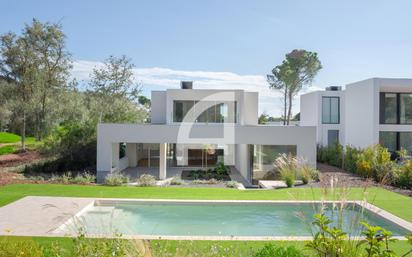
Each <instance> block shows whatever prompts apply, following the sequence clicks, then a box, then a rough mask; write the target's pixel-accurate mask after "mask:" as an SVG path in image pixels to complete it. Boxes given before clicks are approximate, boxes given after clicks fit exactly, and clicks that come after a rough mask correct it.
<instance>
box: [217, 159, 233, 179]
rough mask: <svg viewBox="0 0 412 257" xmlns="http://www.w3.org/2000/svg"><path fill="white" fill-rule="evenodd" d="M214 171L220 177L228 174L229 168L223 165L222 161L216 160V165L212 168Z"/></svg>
mask: <svg viewBox="0 0 412 257" xmlns="http://www.w3.org/2000/svg"><path fill="white" fill-rule="evenodd" d="M214 172H216V175H217V177H218V178H219V177H220V178H222V177H223V176H225V175H228V174H229V173H230V169H229V168H228V167H227V166H225V164H224V163H223V162H218V163H217V164H216V167H215V168H214Z"/></svg>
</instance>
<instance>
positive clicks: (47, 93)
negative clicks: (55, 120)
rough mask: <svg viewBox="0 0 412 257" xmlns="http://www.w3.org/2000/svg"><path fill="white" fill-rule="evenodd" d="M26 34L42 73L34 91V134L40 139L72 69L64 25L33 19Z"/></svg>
mask: <svg viewBox="0 0 412 257" xmlns="http://www.w3.org/2000/svg"><path fill="white" fill-rule="evenodd" d="M23 37H24V38H25V39H26V40H27V42H28V44H29V45H30V46H31V47H32V48H33V50H34V52H35V53H36V58H37V60H36V61H37V67H36V69H37V72H38V75H39V79H38V81H37V82H38V83H37V85H36V88H35V89H36V90H35V91H34V92H35V97H36V99H35V100H36V101H35V118H36V120H35V124H36V127H35V133H36V138H37V139H38V140H40V139H41V138H42V137H43V136H44V135H45V133H46V127H47V126H48V125H50V124H49V123H50V120H49V119H47V117H46V116H47V114H51V113H52V109H54V108H50V107H51V106H52V105H54V104H55V103H56V101H55V100H56V99H57V98H59V96H60V93H61V92H62V91H64V89H65V87H66V85H67V79H68V77H69V75H70V74H69V71H70V69H71V60H70V54H69V53H68V52H67V51H66V49H65V47H66V46H65V45H66V44H65V35H64V33H63V31H62V28H61V25H59V24H51V23H41V22H40V21H38V20H36V19H34V20H33V22H32V24H31V25H26V27H25V29H24V32H23Z"/></svg>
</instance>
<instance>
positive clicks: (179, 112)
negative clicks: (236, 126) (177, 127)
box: [173, 100, 237, 123]
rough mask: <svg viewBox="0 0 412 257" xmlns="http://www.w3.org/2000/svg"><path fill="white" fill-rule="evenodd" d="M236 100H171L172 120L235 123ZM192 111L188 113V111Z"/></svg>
mask: <svg viewBox="0 0 412 257" xmlns="http://www.w3.org/2000/svg"><path fill="white" fill-rule="evenodd" d="M236 105H237V104H236V102H230V101H228V102H211V101H191V100H189V101H187V100H175V101H173V122H183V120H184V119H185V121H187V122H198V123H223V122H227V123H236V120H237V118H236V113H237V106H236ZM192 108H193V109H192ZM191 109H192V111H191V112H190V113H189V111H190V110H191Z"/></svg>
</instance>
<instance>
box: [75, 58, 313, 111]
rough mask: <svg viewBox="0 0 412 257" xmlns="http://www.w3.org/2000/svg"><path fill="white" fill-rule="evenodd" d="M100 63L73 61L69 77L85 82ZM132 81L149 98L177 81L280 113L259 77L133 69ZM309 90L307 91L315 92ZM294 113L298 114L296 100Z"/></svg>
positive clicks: (278, 100) (275, 96) (273, 94)
mask: <svg viewBox="0 0 412 257" xmlns="http://www.w3.org/2000/svg"><path fill="white" fill-rule="evenodd" d="M101 65H102V63H101V62H91V61H75V62H74V63H73V70H72V76H73V77H75V78H76V79H78V80H81V81H87V80H88V79H89V74H90V72H91V71H92V70H93V68H94V67H98V66H101ZM134 74H135V77H136V80H137V81H139V82H140V83H141V84H142V86H143V93H144V94H145V95H147V96H150V91H151V90H162V89H167V88H179V86H180V81H181V80H192V81H194V87H195V88H196V89H243V90H247V91H256V92H258V93H259V112H260V113H262V112H266V113H268V114H270V115H274V116H279V115H280V113H281V106H282V101H281V94H280V93H279V92H277V91H274V90H271V89H269V87H268V84H267V82H266V78H265V76H263V75H240V74H236V73H233V72H212V71H183V70H173V69H168V68H158V67H154V68H135V69H134ZM319 89H320V88H318V87H312V88H311V89H310V91H313V90H319ZM295 102H296V103H297V104H295V106H294V112H295V113H296V112H298V111H299V105H298V97H297V98H296V100H295Z"/></svg>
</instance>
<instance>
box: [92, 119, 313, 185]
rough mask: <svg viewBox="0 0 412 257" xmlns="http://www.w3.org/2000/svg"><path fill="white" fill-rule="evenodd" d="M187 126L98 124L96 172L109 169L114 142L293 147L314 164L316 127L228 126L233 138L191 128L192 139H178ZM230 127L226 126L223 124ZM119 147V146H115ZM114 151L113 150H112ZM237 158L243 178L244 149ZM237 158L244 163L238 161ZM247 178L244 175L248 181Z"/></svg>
mask: <svg viewBox="0 0 412 257" xmlns="http://www.w3.org/2000/svg"><path fill="white" fill-rule="evenodd" d="M182 126H188V125H174V124H164V125H160V124H159V125H138V124H99V127H98V135H97V140H98V142H97V146H98V148H97V171H98V177H102V176H104V175H105V174H107V173H108V172H109V171H110V170H111V166H112V155H113V152H112V146H115V145H116V142H125V143H179V144H190V143H193V142H194V141H196V142H197V143H199V144H205V143H206V144H244V145H247V144H264V145H296V146H297V155H298V156H300V157H303V158H305V159H307V160H308V162H309V163H310V164H311V165H313V166H315V165H316V128H315V127H299V126H264V125H263V126H262V125H258V126H249V125H247V126H239V125H231V126H232V128H231V129H232V132H233V133H234V134H233V136H229V137H223V138H221V130H222V125H221V124H215V125H208V126H205V125H194V126H193V127H192V128H191V133H190V134H191V138H188V139H186V138H185V137H183V138H179V137H178V134H179V129H180V128H181V127H182ZM226 126H229V125H226ZM117 145H118V144H117ZM114 148H115V147H114ZM235 151H236V153H239V154H240V156H237V155H236V157H235V162H236V163H235V165H236V166H237V167H240V169H239V170H241V172H242V174H243V175H246V174H244V173H245V172H246V170H247V169H244V168H243V167H247V166H248V164H247V161H245V160H242V159H248V154H247V147H246V146H245V148H242V147H240V149H237V150H235ZM238 159H239V160H240V161H241V162H243V163H240V162H238ZM247 177H248V176H245V178H247Z"/></svg>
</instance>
